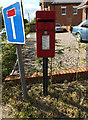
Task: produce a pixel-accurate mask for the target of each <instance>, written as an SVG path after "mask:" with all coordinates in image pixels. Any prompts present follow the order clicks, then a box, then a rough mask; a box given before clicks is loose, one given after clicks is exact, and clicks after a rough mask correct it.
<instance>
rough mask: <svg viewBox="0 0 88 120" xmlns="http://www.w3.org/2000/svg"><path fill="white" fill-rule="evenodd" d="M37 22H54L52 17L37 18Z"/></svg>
mask: <svg viewBox="0 0 88 120" xmlns="http://www.w3.org/2000/svg"><path fill="white" fill-rule="evenodd" d="M37 21H38V22H54V20H52V19H48V20H47V19H37Z"/></svg>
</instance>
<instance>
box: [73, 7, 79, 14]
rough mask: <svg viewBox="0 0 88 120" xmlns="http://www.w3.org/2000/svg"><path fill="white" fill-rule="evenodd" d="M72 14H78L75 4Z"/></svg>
mask: <svg viewBox="0 0 88 120" xmlns="http://www.w3.org/2000/svg"><path fill="white" fill-rule="evenodd" d="M73 14H74V15H77V14H78V10H77V6H73Z"/></svg>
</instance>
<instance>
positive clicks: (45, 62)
mask: <svg viewBox="0 0 88 120" xmlns="http://www.w3.org/2000/svg"><path fill="white" fill-rule="evenodd" d="M47 76H48V58H43V94H44V95H47V91H48V79H47Z"/></svg>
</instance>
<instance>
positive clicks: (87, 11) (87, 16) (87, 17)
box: [86, 8, 88, 19]
mask: <svg viewBox="0 0 88 120" xmlns="http://www.w3.org/2000/svg"><path fill="white" fill-rule="evenodd" d="M86 19H88V8H86Z"/></svg>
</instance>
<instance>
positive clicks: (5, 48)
mask: <svg viewBox="0 0 88 120" xmlns="http://www.w3.org/2000/svg"><path fill="white" fill-rule="evenodd" d="M16 59H17V55H16V47H15V45H13V44H3V45H2V80H4V79H5V78H6V76H7V75H9V74H10V72H11V71H12V69H13V66H14V64H15V61H16Z"/></svg>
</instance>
